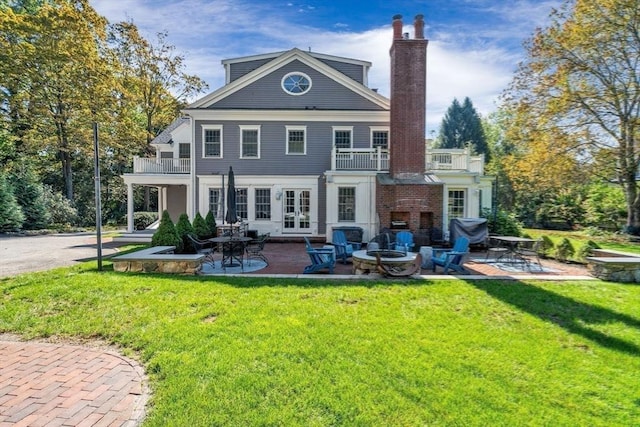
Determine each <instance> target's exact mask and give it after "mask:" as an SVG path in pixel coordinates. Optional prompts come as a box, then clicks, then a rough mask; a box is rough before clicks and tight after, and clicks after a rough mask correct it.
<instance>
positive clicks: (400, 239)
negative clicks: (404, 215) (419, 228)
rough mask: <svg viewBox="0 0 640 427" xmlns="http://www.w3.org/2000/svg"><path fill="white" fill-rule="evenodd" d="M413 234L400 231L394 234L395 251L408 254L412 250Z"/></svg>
mask: <svg viewBox="0 0 640 427" xmlns="http://www.w3.org/2000/svg"><path fill="white" fill-rule="evenodd" d="M413 246H414V243H413V233H412V232H410V231H400V232H398V234H396V251H403V252H409V251H411V250H413Z"/></svg>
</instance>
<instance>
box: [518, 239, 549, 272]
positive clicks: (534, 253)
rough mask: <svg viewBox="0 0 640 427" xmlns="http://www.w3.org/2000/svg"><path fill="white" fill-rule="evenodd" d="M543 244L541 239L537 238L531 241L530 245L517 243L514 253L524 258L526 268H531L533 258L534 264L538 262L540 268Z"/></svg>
mask: <svg viewBox="0 0 640 427" xmlns="http://www.w3.org/2000/svg"><path fill="white" fill-rule="evenodd" d="M543 245H544V242H543V240H542V239H538V240H536V241H535V242H533V244H532V245H531V246H530V247H528V246H521V245H519V246H518V247H517V248H516V254H517V255H518V256H519V257H520V258H522V259H523V260H524V262H525V263H526V265H527V269H528V270H531V263H532V261H533V260H535V264H538V267H539V268H540V269H542V264H540V254H541V253H542V249H543Z"/></svg>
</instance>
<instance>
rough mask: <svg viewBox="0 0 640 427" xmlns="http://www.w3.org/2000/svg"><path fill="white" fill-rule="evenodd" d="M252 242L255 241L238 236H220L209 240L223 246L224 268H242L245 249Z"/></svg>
mask: <svg viewBox="0 0 640 427" xmlns="http://www.w3.org/2000/svg"><path fill="white" fill-rule="evenodd" d="M251 240H253V239H252V238H251V237H236V236H219V237H213V238H211V239H209V241H211V242H214V243H219V244H221V245H222V266H223V267H238V266H242V265H243V262H244V252H245V247H246V245H247V243H248V242H250V241H251ZM236 262H237V263H236Z"/></svg>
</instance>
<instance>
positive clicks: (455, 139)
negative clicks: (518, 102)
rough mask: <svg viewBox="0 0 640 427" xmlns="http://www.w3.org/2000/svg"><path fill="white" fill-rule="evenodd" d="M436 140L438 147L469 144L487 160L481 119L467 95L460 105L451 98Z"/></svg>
mask: <svg viewBox="0 0 640 427" xmlns="http://www.w3.org/2000/svg"><path fill="white" fill-rule="evenodd" d="M438 140H439V147H440V148H465V147H466V146H467V145H470V146H471V148H472V149H473V150H474V151H475V152H476V153H478V154H484V155H485V158H486V160H487V161H488V160H489V149H488V146H487V140H486V137H485V135H484V130H483V127H482V121H481V120H480V116H479V115H478V112H477V111H476V109H475V108H474V107H473V104H472V103H471V100H470V99H469V97H465V99H464V101H463V103H462V105H460V103H459V102H458V100H457V99H455V98H454V99H453V102H452V103H451V106H449V108H448V109H447V112H446V114H445V116H444V118H443V119H442V124H441V125H440V135H439V137H438Z"/></svg>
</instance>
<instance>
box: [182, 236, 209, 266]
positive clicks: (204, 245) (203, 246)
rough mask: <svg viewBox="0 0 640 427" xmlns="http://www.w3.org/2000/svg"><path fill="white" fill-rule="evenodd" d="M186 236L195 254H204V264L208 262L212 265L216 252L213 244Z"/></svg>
mask: <svg viewBox="0 0 640 427" xmlns="http://www.w3.org/2000/svg"><path fill="white" fill-rule="evenodd" d="M186 236H187V240H189V243H190V244H191V246H193V249H195V251H196V253H198V254H204V256H205V257H204V262H209V263H211V265H213V264H214V261H213V254H214V252H215V251H216V247H215V243H213V242H210V241H208V240H200V239H198V238H197V237H196V236H194V235H192V234H187V235H186Z"/></svg>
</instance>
